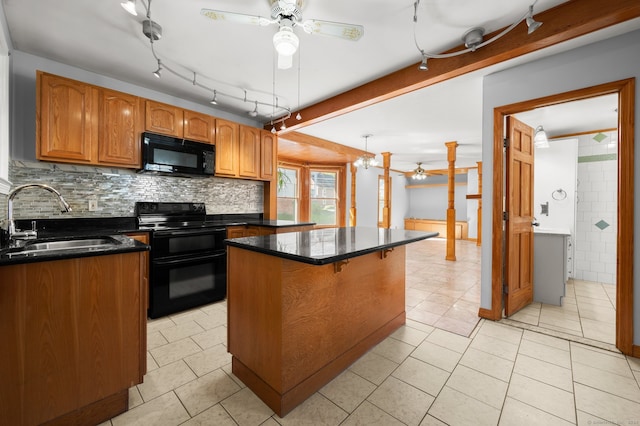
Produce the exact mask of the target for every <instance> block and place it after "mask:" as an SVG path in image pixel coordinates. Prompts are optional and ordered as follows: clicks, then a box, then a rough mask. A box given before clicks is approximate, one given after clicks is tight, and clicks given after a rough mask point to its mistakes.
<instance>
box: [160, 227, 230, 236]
mask: <svg viewBox="0 0 640 426" xmlns="http://www.w3.org/2000/svg"><path fill="white" fill-rule="evenodd" d="M222 232H224V233H225V236H226V233H227V230H226V228H204V229H194V230H184V229H183V230H177V231H155V233H154V237H155V238H171V237H191V236H193V235H210V234H214V233H222Z"/></svg>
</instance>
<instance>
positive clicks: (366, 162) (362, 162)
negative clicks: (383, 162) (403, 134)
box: [353, 135, 378, 169]
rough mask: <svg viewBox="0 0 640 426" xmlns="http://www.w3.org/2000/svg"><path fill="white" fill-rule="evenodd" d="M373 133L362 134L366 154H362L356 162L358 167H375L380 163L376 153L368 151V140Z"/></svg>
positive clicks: (355, 164)
mask: <svg viewBox="0 0 640 426" xmlns="http://www.w3.org/2000/svg"><path fill="white" fill-rule="evenodd" d="M371 136H373V135H362V137H363V138H364V154H363V155H361V156H360V157H359V158H358V159H357V160H356V161H355V163H353V164H354V166H356V167H364V168H365V169H368V168H369V167H375V166H377V165H378V161H377V160H376V156H375V154H369V152H368V151H367V141H368V140H369V138H370V137H371Z"/></svg>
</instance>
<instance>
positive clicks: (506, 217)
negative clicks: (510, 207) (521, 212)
mask: <svg viewBox="0 0 640 426" xmlns="http://www.w3.org/2000/svg"><path fill="white" fill-rule="evenodd" d="M502 220H505V221H506V220H509V212H502Z"/></svg>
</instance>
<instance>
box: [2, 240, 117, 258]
mask: <svg viewBox="0 0 640 426" xmlns="http://www.w3.org/2000/svg"><path fill="white" fill-rule="evenodd" d="M120 244H122V242H121V241H118V240H116V239H115V238H113V237H109V236H103V237H87V238H82V237H76V238H72V239H68V238H64V239H62V238H60V239H47V240H27V241H26V242H25V243H24V244H23V245H20V246H17V247H11V248H9V249H7V251H6V254H7V255H8V256H11V257H14V256H35V255H40V254H55V253H61V252H66V251H70V250H79V251H95V250H98V249H106V248H110V247H115V246H118V245H120Z"/></svg>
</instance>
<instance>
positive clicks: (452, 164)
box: [445, 141, 458, 260]
mask: <svg viewBox="0 0 640 426" xmlns="http://www.w3.org/2000/svg"><path fill="white" fill-rule="evenodd" d="M445 146H446V147H447V161H448V162H449V173H448V176H449V181H448V184H449V185H448V187H449V203H448V206H447V255H446V257H445V259H446V260H456V209H455V188H456V147H457V146H458V142H455V141H453V142H446V143H445Z"/></svg>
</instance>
